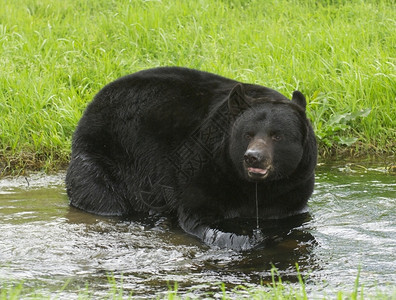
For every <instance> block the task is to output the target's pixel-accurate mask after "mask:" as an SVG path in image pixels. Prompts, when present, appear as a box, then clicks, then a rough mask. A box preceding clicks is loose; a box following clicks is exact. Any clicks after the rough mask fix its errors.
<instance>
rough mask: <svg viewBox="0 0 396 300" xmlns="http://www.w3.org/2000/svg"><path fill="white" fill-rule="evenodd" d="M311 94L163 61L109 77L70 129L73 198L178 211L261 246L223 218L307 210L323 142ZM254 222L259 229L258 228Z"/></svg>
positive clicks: (91, 206) (235, 240)
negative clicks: (310, 108)
mask: <svg viewBox="0 0 396 300" xmlns="http://www.w3.org/2000/svg"><path fill="white" fill-rule="evenodd" d="M305 107H306V100H305V97H304V96H303V94H302V93H300V92H298V91H295V92H294V93H293V97H292V100H291V101H290V100H289V99H287V98H286V97H285V96H283V95H282V94H280V93H278V92H276V91H274V90H272V89H269V88H267V87H263V86H259V85H254V84H245V83H240V82H237V81H234V80H231V79H227V78H224V77H221V76H218V75H215V74H211V73H207V72H202V71H197V70H192V69H187V68H180V67H162V68H155V69H149V70H144V71H140V72H137V73H134V74H132V75H128V76H125V77H122V78H120V79H118V80H116V81H114V82H112V83H110V84H108V85H106V86H105V87H104V88H103V89H102V90H101V91H99V93H98V94H97V95H96V96H95V98H94V100H93V101H92V102H91V103H90V104H89V105H88V107H87V108H86V110H85V112H84V115H83V117H82V118H81V120H80V122H79V124H78V126H77V129H76V131H75V133H74V135H73V141H72V154H71V161H70V165H69V168H68V171H67V175H66V187H67V193H68V196H69V198H70V204H71V205H72V206H74V207H77V208H80V209H82V210H85V211H87V212H91V213H95V214H100V215H107V216H132V215H134V214H136V213H138V212H154V213H163V214H167V215H170V216H174V217H176V218H177V220H178V224H179V225H180V226H181V228H182V229H183V230H184V231H186V232H187V233H190V234H192V235H194V236H197V237H198V238H200V239H201V240H202V241H204V242H205V243H206V244H208V245H213V246H219V247H229V248H233V249H242V250H243V249H250V248H252V247H255V246H256V245H257V244H258V243H260V241H261V240H262V237H260V235H249V234H238V233H236V232H225V231H222V230H220V229H218V227H217V225H216V224H219V223H221V222H222V221H229V220H233V219H235V220H237V219H248V218H252V219H254V218H256V217H257V218H260V219H266V220H268V219H279V218H284V217H287V216H291V215H296V214H299V213H301V212H304V211H306V205H307V201H308V198H309V197H310V196H311V194H312V192H313V186H314V169H315V166H316V158H317V149H316V140H315V135H314V132H313V130H312V127H311V125H310V123H309V121H308V120H307V117H306V114H305ZM253 231H254V230H252V232H253Z"/></svg>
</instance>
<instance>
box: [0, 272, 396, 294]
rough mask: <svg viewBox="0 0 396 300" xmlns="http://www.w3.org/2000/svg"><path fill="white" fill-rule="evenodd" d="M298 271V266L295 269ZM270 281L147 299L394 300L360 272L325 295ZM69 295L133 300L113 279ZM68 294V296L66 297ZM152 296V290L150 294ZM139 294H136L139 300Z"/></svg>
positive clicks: (9, 288) (0, 290)
mask: <svg viewBox="0 0 396 300" xmlns="http://www.w3.org/2000/svg"><path fill="white" fill-rule="evenodd" d="M297 268H298V267H297ZM271 274H272V281H271V282H269V283H267V284H262V285H261V286H258V287H254V288H251V287H246V286H243V285H240V286H237V287H235V288H233V289H230V288H226V287H225V284H219V287H218V291H212V292H208V293H206V294H205V293H204V294H202V293H200V294H196V293H195V294H194V291H191V292H187V293H180V292H179V291H178V285H177V283H175V284H174V285H173V286H169V290H168V293H167V294H166V295H165V296H161V294H157V296H148V295H146V297H147V298H148V299H150V298H152V299H168V300H179V299H202V298H204V299H219V298H221V299H223V300H228V299H262V300H272V299H274V300H275V299H276V300H307V299H339V300H341V299H351V300H357V299H375V300H378V299H387V300H388V299H389V300H394V299H396V289H393V290H391V289H388V292H382V291H380V290H377V291H376V292H371V293H370V292H365V291H364V288H363V287H362V286H361V285H360V284H359V276H360V272H359V271H358V274H357V277H356V280H355V284H354V288H353V291H338V292H337V291H333V292H330V293H325V292H323V291H322V292H315V291H312V290H311V291H310V292H307V287H306V284H305V282H304V279H303V278H302V277H301V275H298V281H299V283H298V284H297V285H296V284H290V283H288V282H283V281H282V279H281V278H280V276H279V274H278V272H277V270H276V269H275V268H273V269H272V270H271ZM67 285H68V283H66V284H65V285H64V286H63V287H62V288H60V289H59V291H58V292H55V293H52V294H51V295H48V293H46V295H44V294H42V293H40V290H34V288H33V289H32V288H27V287H25V286H24V285H23V284H22V283H18V284H15V285H12V284H8V285H0V300H14V299H15V300H16V299H21V298H28V299H62V298H64V295H62V294H61V292H63V291H64V290H66V289H67ZM68 292H69V293H71V294H73V295H74V298H75V296H77V297H78V299H81V300H89V299H114V300H118V299H119V300H121V299H134V295H133V292H131V291H126V290H124V288H123V283H122V281H121V282H118V281H117V280H116V279H115V278H114V277H112V276H108V291H107V295H106V296H105V294H106V292H104V294H103V295H102V296H98V295H95V293H94V291H92V290H90V288H89V287H88V286H85V287H83V288H80V289H78V290H77V291H74V292H73V291H71V290H69V291H68ZM71 294H68V295H69V296H70V295H71ZM152 294H153V295H154V294H155V291H153V293H152ZM162 295H163V294H162ZM141 297H142V295H139V298H141Z"/></svg>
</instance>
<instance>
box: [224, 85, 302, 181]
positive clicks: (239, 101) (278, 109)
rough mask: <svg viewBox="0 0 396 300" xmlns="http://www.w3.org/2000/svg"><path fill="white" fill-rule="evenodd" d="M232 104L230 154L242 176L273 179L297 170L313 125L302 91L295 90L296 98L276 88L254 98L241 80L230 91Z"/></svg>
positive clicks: (229, 105)
mask: <svg viewBox="0 0 396 300" xmlns="http://www.w3.org/2000/svg"><path fill="white" fill-rule="evenodd" d="M228 107H229V113H230V117H231V123H232V125H231V132H230V141H229V155H230V158H231V160H232V163H233V164H234V165H235V167H236V169H237V171H238V173H239V175H240V176H241V177H242V178H244V179H246V180H248V181H253V182H263V181H272V180H279V179H285V178H288V177H289V176H290V175H291V174H293V173H294V172H296V171H297V169H298V166H299V165H300V162H301V161H302V160H303V156H304V151H305V148H306V140H307V135H308V131H309V126H310V125H309V122H308V120H307V118H306V115H305V107H306V101H305V97H304V95H303V94H302V93H300V92H298V91H295V92H294V93H293V98H292V101H290V100H289V99H287V98H286V97H283V96H282V95H281V94H279V93H277V92H275V91H272V92H271V91H270V92H269V93H268V94H266V95H265V96H264V97H262V98H251V97H249V96H247V95H246V94H245V90H244V87H243V85H242V84H238V85H236V86H235V87H234V88H233V90H232V91H231V93H230V96H229V99H228ZM297 172H298V171H297Z"/></svg>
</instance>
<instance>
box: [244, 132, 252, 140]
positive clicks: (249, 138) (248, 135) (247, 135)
mask: <svg viewBox="0 0 396 300" xmlns="http://www.w3.org/2000/svg"><path fill="white" fill-rule="evenodd" d="M244 138H245V139H246V140H247V141H250V140H251V139H252V138H253V134H251V133H245V135H244Z"/></svg>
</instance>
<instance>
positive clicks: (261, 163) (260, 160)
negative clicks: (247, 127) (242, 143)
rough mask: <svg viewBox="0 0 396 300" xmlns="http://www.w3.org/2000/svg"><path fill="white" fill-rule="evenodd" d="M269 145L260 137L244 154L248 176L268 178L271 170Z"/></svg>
mask: <svg viewBox="0 0 396 300" xmlns="http://www.w3.org/2000/svg"><path fill="white" fill-rule="evenodd" d="M268 151H269V149H268V145H267V144H266V142H265V141H263V140H261V139H259V140H258V141H254V142H253V143H251V144H250V145H249V146H248V148H247V150H246V152H245V154H244V155H243V161H244V166H245V169H246V172H247V175H248V177H250V178H253V179H264V178H266V177H267V176H268V175H269V173H270V170H271V157H270V154H269V153H268Z"/></svg>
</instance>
